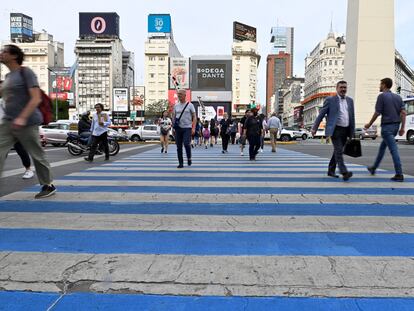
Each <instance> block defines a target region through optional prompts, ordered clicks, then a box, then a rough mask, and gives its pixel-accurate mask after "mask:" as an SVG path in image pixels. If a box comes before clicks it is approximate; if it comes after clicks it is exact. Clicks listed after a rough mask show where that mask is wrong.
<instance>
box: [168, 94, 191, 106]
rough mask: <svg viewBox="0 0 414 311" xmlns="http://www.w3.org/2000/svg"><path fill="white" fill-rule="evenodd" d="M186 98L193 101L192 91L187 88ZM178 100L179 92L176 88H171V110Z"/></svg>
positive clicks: (169, 100)
mask: <svg viewBox="0 0 414 311" xmlns="http://www.w3.org/2000/svg"><path fill="white" fill-rule="evenodd" d="M185 93H186V95H187V96H186V100H187V101H191V91H190V90H186V91H185ZM177 102H178V96H177V92H176V91H175V90H169V91H168V104H169V105H168V106H169V109H168V110H170V111H172V107H174V105H175V104H176V103H177Z"/></svg>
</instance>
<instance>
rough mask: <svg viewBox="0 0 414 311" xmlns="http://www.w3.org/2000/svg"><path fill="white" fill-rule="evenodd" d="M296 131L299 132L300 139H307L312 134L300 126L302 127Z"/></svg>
mask: <svg viewBox="0 0 414 311" xmlns="http://www.w3.org/2000/svg"><path fill="white" fill-rule="evenodd" d="M297 131H298V132H300V133H301V135H302V136H301V138H302V140H307V139H308V138H309V137H311V136H312V134H311V133H310V132H309V131H308V130H307V129H304V128H302V129H297Z"/></svg>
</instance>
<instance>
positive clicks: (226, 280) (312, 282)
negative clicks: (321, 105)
mask: <svg viewBox="0 0 414 311" xmlns="http://www.w3.org/2000/svg"><path fill="white" fill-rule="evenodd" d="M174 148H175V146H171V149H170V153H169V154H168V155H166V154H160V153H159V149H155V150H152V151H149V152H145V153H142V154H139V155H137V156H132V157H129V158H125V159H122V160H119V161H116V162H113V163H107V164H103V163H102V164H103V165H100V164H101V162H99V161H97V162H96V163H95V164H94V166H91V168H90V169H88V170H85V171H81V172H79V173H74V174H70V175H68V176H65V177H64V178H62V179H60V180H57V181H56V185H57V187H58V191H59V192H58V193H57V195H56V196H54V197H52V198H49V199H46V200H43V201H34V200H33V196H34V193H35V192H36V191H38V187H33V188H29V189H26V190H25V191H22V192H18V193H14V194H11V195H8V196H6V197H4V198H3V200H1V201H0V288H1V289H2V290H3V291H2V292H0V310H19V309H20V310H28V309H30V310H91V309H94V310H137V308H138V309H139V310H157V311H159V310H161V311H162V310H196V311H197V310H203V311H204V310H279V309H280V310H288V311H289V310H347V311H348V310H352V311H353V310H364V311H366V310H375V311H381V310H413V309H414V298H413V297H414V260H413V258H414V247H411V246H412V245H414V183H413V181H414V178H413V177H410V176H407V179H406V182H405V183H392V182H390V181H389V178H390V177H391V176H392V175H393V174H392V173H391V172H386V171H379V172H378V174H377V176H369V174H368V172H367V171H366V169H365V168H364V167H362V166H359V165H349V166H348V167H349V169H350V170H351V171H353V172H354V178H352V180H351V181H350V182H343V181H342V180H341V179H332V178H329V177H326V170H327V163H328V160H327V159H322V158H319V157H315V156H310V155H305V154H302V153H298V152H293V151H288V150H283V149H278V153H277V154H272V153H270V150H269V149H268V150H267V151H266V152H265V153H263V154H259V155H258V160H257V162H250V161H248V156H246V155H245V156H244V157H241V156H240V154H239V149H238V148H236V147H235V146H231V147H230V152H229V153H228V154H221V148H220V147H219V146H215V147H214V148H212V149H208V150H205V149H201V148H196V149H193V152H194V154H193V166H192V167H185V168H184V169H181V170H178V169H177V168H176V166H177V160H176V155H175V150H174ZM246 151H247V150H246ZM245 153H246V152H245ZM51 306H53V307H52V308H50V307H51ZM137 306H139V307H137ZM48 308H49V309H48Z"/></svg>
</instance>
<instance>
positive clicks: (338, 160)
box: [329, 126, 349, 174]
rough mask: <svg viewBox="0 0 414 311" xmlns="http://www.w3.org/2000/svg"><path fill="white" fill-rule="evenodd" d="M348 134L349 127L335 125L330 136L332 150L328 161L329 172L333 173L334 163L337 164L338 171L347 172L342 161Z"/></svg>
mask: <svg viewBox="0 0 414 311" xmlns="http://www.w3.org/2000/svg"><path fill="white" fill-rule="evenodd" d="M348 135H349V127H341V126H337V127H335V130H334V133H333V135H332V137H331V139H332V144H333V147H334V152H333V155H332V158H331V161H330V162H329V172H330V173H335V170H336V165H337V164H338V167H339V172H340V173H341V174H344V173H346V172H348V170H347V168H346V166H345V162H344V147H345V144H346V141H347V139H348Z"/></svg>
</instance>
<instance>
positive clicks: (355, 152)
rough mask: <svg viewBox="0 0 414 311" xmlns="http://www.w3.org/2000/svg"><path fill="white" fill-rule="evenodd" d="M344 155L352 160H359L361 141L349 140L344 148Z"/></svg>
mask: <svg viewBox="0 0 414 311" xmlns="http://www.w3.org/2000/svg"><path fill="white" fill-rule="evenodd" d="M344 154H346V155H347V156H350V157H353V158H359V157H361V156H362V148H361V141H360V140H359V139H355V138H352V139H349V140H348V141H347V142H346V144H345V148H344Z"/></svg>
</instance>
